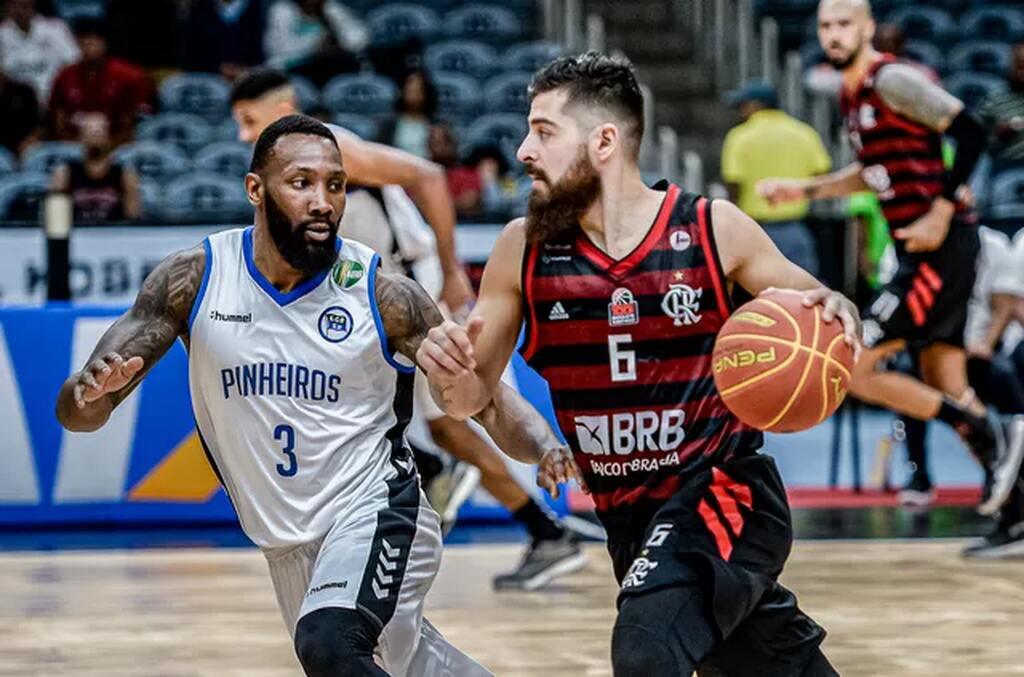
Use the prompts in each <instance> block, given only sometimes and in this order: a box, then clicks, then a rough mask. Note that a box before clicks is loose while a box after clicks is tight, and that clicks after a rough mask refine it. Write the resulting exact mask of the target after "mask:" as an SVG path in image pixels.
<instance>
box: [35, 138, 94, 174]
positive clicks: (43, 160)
mask: <svg viewBox="0 0 1024 677" xmlns="http://www.w3.org/2000/svg"><path fill="white" fill-rule="evenodd" d="M81 159H82V145H81V144H79V143H71V142H69V141H43V142H42V143H37V144H35V145H33V146H29V148H28V149H27V150H26V151H25V156H24V157H23V158H22V161H21V168H22V170H23V171H26V172H39V173H40V174H50V173H51V172H52V171H53V168H54V167H56V166H57V165H62V164H66V163H68V162H73V161H75V160H81Z"/></svg>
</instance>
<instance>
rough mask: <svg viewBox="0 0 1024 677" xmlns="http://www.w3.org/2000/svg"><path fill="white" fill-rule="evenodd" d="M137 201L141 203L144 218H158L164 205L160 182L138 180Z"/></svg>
mask: <svg viewBox="0 0 1024 677" xmlns="http://www.w3.org/2000/svg"><path fill="white" fill-rule="evenodd" d="M139 201H140V202H141V203H142V215H143V216H144V217H145V218H147V219H155V218H159V216H160V214H162V213H163V206H164V190H163V188H162V187H161V185H160V182H159V181H149V180H140V181H139Z"/></svg>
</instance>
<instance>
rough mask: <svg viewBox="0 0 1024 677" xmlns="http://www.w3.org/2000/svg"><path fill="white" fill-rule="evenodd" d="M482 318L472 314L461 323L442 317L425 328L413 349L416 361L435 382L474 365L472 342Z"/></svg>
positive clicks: (461, 373)
mask: <svg viewBox="0 0 1024 677" xmlns="http://www.w3.org/2000/svg"><path fill="white" fill-rule="evenodd" d="M483 328H484V321H483V320H482V319H481V318H479V317H475V318H473V319H472V320H470V321H469V323H468V324H467V325H465V326H463V325H461V324H458V323H457V322H452V321H451V320H446V321H445V322H443V323H441V324H439V325H438V326H436V327H434V328H433V329H431V330H430V331H429V332H427V338H426V339H425V340H424V341H423V343H421V344H420V347H419V349H418V350H417V351H416V362H417V363H418V364H419V365H420V368H421V369H423V371H424V372H426V374H427V377H428V378H429V379H430V380H431V381H433V382H435V383H439V384H449V383H451V382H452V381H454V380H455V379H458V378H460V377H462V376H466V375H467V374H469V373H470V372H472V371H473V370H475V369H476V358H475V356H474V353H473V345H474V344H475V343H476V340H477V338H478V337H479V336H480V332H481V331H483Z"/></svg>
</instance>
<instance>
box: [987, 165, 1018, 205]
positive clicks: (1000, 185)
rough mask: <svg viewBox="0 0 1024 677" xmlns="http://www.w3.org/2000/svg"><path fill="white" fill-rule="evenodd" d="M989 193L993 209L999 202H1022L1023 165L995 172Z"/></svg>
mask: <svg viewBox="0 0 1024 677" xmlns="http://www.w3.org/2000/svg"><path fill="white" fill-rule="evenodd" d="M989 195H990V197H991V200H992V205H993V209H995V208H996V207H998V205H1000V204H1024V167H1022V168H1018V169H1007V170H1004V171H1001V172H999V173H998V174H996V175H995V176H994V177H993V178H992V188H991V191H990V193H989Z"/></svg>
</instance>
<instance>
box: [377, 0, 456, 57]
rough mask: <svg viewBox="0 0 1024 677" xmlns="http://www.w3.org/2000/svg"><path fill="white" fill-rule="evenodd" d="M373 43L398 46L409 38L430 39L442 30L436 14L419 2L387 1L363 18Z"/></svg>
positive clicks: (426, 40)
mask: <svg viewBox="0 0 1024 677" xmlns="http://www.w3.org/2000/svg"><path fill="white" fill-rule="evenodd" d="M366 23H367V25H368V26H369V28H370V36H371V37H370V40H371V42H372V43H373V44H374V45H378V46H385V45H397V44H402V43H404V42H407V41H409V40H417V39H418V40H422V41H423V42H428V41H430V40H432V39H433V38H434V37H435V36H436V35H437V34H438V32H439V31H440V30H441V20H440V19H439V18H438V16H437V14H436V13H435V12H434V11H433V10H431V9H428V8H426V7H422V6H420V5H413V4H406V3H394V4H386V5H384V6H383V7H380V8H379V9H375V10H373V11H372V12H370V13H369V14H368V15H367V17H366Z"/></svg>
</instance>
